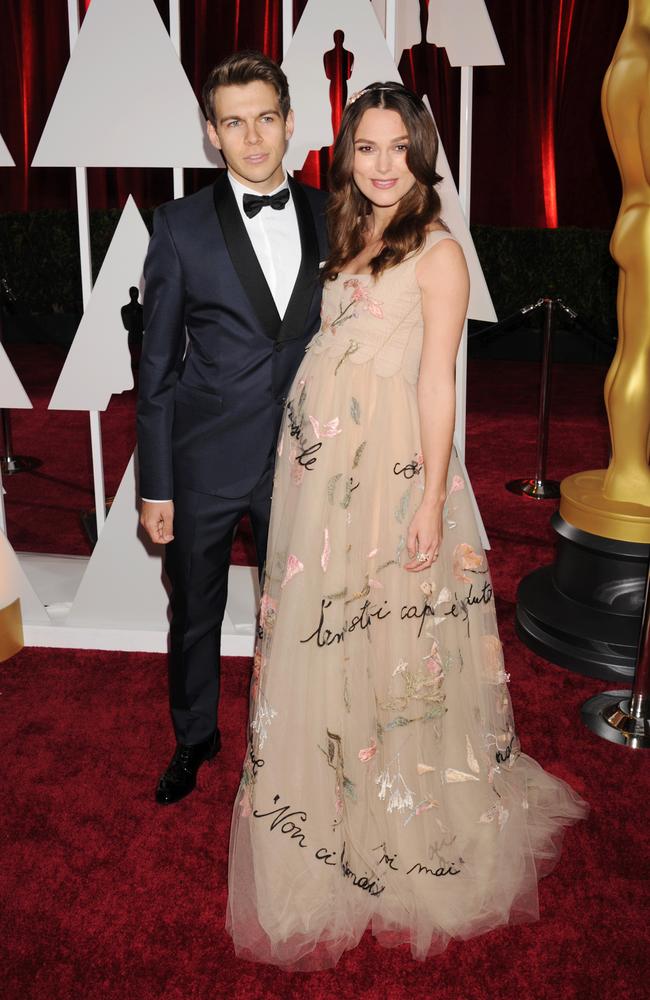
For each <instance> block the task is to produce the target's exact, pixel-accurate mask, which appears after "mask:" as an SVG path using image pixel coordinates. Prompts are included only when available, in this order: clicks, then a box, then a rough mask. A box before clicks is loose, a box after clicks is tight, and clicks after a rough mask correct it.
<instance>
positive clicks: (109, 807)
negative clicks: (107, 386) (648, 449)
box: [0, 354, 650, 1000]
mask: <svg viewBox="0 0 650 1000" xmlns="http://www.w3.org/2000/svg"><path fill="white" fill-rule="evenodd" d="M14 358H15V354H14ZM23 374H24V373H23ZM602 377H603V373H602V372H601V371H598V370H594V369H590V368H587V367H578V366H570V367H569V366H567V367H565V368H560V369H558V371H557V377H556V385H555V394H554V404H553V405H554V411H553V413H554V418H553V419H554V423H553V429H552V439H551V448H550V455H549V472H550V473H552V474H553V475H554V476H555V477H557V478H561V477H562V476H564V475H566V474H567V473H568V472H571V471H575V470H577V469H584V468H587V467H589V466H592V467H596V466H600V465H601V464H602V463H603V462H605V461H606V457H607V455H606V448H607V435H606V430H605V424H604V420H603V416H602V412H601V404H600V386H601V384H602ZM25 381H28V380H27V379H25ZM43 381H45V379H44V380H43ZM30 388H31V386H30ZM535 392H536V390H535V368H534V367H533V366H529V365H526V364H516V365H515V364H507V363H503V362H499V363H494V362H492V363H491V362H480V363H477V364H475V365H473V366H472V371H471V380H470V393H469V398H470V411H471V412H470V420H469V433H468V467H469V470H470V474H471V476H472V480H473V483H474V486H475V488H476V492H477V496H478V500H479V503H480V505H481V508H482V511H483V514H484V517H485V521H486V526H487V529H488V533H489V535H490V539H491V542H492V546H493V550H492V554H491V566H492V571H493V575H494V580H495V585H496V588H497V592H498V594H499V605H498V607H499V612H500V624H501V632H502V638H503V641H504V645H505V649H506V661H507V666H508V670H509V671H510V673H511V676H512V683H511V691H512V696H513V701H514V705H515V712H516V718H517V721H518V729H519V733H520V736H521V739H522V745H523V748H524V750H526V751H527V752H529V753H531V754H532V755H533V756H534V757H536V758H537V759H538V760H539V761H540V762H541V763H542V764H543V765H544V766H545V767H546V768H548V769H549V770H550V771H552V772H553V773H555V774H558V775H560V776H561V777H563V778H565V779H566V780H568V781H569V782H570V783H571V784H572V785H574V787H576V789H577V790H578V791H580V793H581V794H583V795H584V796H585V798H587V800H588V801H589V802H590V803H591V806H592V814H591V816H590V818H589V820H588V821H587V822H586V823H582V824H579V825H578V826H577V827H574V828H572V829H570V830H569V831H568V833H567V836H566V839H565V848H564V853H563V857H562V861H561V863H560V866H559V867H558V869H557V870H556V872H555V873H554V874H553V875H551V876H550V877H549V878H548V879H546V880H544V881H543V882H542V884H541V888H540V906H541V920H540V922H539V923H537V924H530V925H522V926H517V927H511V928H505V929H502V930H500V931H497V932H496V933H493V934H491V935H488V936H486V937H483V938H479V939H476V940H473V941H470V942H464V943H454V944H452V945H451V946H450V948H449V949H448V951H447V952H446V954H445V955H443V956H441V957H439V958H436V959H433V960H431V961H429V962H427V963H425V964H419V963H415V962H413V961H412V959H411V958H410V955H409V953H408V951H406V950H398V951H392V952H391V951H384V950H383V949H381V948H380V947H378V946H377V945H375V943H374V942H373V941H372V939H371V938H369V937H368V936H367V937H366V938H365V939H364V941H363V942H362V944H361V946H360V947H359V948H358V949H357V950H356V951H355V952H353V953H351V954H348V955H346V956H345V957H344V958H343V959H342V961H341V963H340V964H339V967H338V969H337V970H336V971H335V972H323V973H312V974H310V975H305V976H300V975H294V976H291V975H288V974H285V973H280V972H278V971H276V970H275V969H269V968H266V967H262V966H254V965H248V964H245V963H241V962H238V961H236V960H235V958H234V954H233V951H232V947H231V944H230V940H229V938H228V937H227V936H226V935H225V933H224V930H223V925H224V908H225V899H226V896H225V877H226V863H227V851H228V827H229V821H230V809H231V803H232V800H233V797H234V794H235V789H236V786H237V782H238V779H239V768H240V764H241V760H242V757H243V751H244V726H245V716H246V707H247V686H248V669H249V664H248V662H246V661H243V660H230V661H227V662H226V663H225V664H224V690H223V702H222V714H221V724H222V730H223V733H224V750H223V751H222V753H221V755H220V756H219V757H218V758H217V760H216V761H215V763H214V764H213V765H211V766H208V767H205V768H203V770H202V771H201V774H200V788H199V790H198V791H197V792H196V793H195V794H193V795H192V796H190V798H189V799H187V800H186V801H185V802H183V803H181V804H179V805H177V806H175V807H171V808H169V809H160V808H159V807H157V806H155V804H154V803H153V801H152V793H153V787H154V783H155V779H156V777H157V774H158V772H159V770H160V769H161V766H162V765H163V764H164V763H165V762H166V758H167V757H168V755H169V753H170V750H171V741H170V726H169V722H168V717H167V709H166V691H165V688H166V679H165V661H164V658H163V657H161V656H154V655H144V654H121V653H114V654H113V653H112V654H106V653H95V652H68V651H58V650H57V651H54V650H52V651H50V650H25V651H23V653H21V654H20V655H19V656H17V657H14V658H13V659H12V660H10V661H8V662H7V663H5V664H2V665H0V691H1V692H2V693H1V696H0V706H2V709H3V725H2V759H3V762H4V769H3V785H2V788H3V797H2V798H3V808H2V812H1V818H0V834H1V837H2V869H1V871H2V875H1V877H0V883H1V885H2V889H1V890H0V942H2V952H3V963H2V971H1V973H0V982H1V983H2V987H1V993H2V996H3V998H6V1000H19V998H20V1000H23V998H24V1000H31V998H34V1000H36V998H38V1000H96V998H97V1000H210V998H212V997H231V996H232V997H236V998H242V1000H243V998H285V997H286V998H288V997H309V998H318V1000H329V998H348V997H349V998H352V997H354V998H368V1000H370V998H373V1000H374V998H386V1000H393V998H396V1000H397V998H416V997H417V998H420V997H422V998H425V997H426V998H429V997H431V998H435V1000H560V998H562V1000H583V998H584V1000H605V998H610V997H612V996H617V995H618V996H624V997H626V998H628V1000H642V998H644V997H646V996H647V995H648V994H647V982H648V975H649V973H650V960H649V957H650V948H649V945H650V931H649V930H648V927H649V924H650V920H649V917H650V908H649V905H648V879H649V876H650V864H649V858H648V848H647V842H648V836H647V830H648V827H649V822H650V807H649V802H650V771H649V769H648V756H647V754H644V753H643V752H642V751H637V752H628V751H625V750H624V749H622V748H620V747H617V746H613V745H612V744H609V743H606V742H604V741H601V740H599V739H598V738H597V737H596V736H593V735H592V734H591V733H589V732H588V731H587V730H585V729H583V728H582V726H581V725H580V722H579V709H580V706H581V704H582V703H583V702H584V701H585V700H586V698H588V697H589V696H590V695H591V694H594V693H595V692H597V691H600V690H603V689H605V688H606V687H607V685H605V684H602V683H601V682H597V681H592V680H588V679H586V678H582V677H580V676H578V675H574V674H571V673H569V672H567V671H565V670H561V669H560V668H557V667H554V666H551V665H549V664H547V663H545V662H544V661H543V660H541V659H539V658H538V657H536V656H534V655H533V654H532V653H530V652H529V651H528V650H527V649H526V648H525V647H524V646H522V645H521V644H520V643H519V642H518V640H517V639H516V637H515V635H514V628H513V613H514V606H513V602H514V597H515V591H516V586H517V583H518V581H519V579H520V578H521V576H522V575H523V574H525V573H526V572H527V571H528V570H529V569H530V568H531V567H534V566H537V565H539V564H540V563H541V562H548V561H550V559H551V555H552V545H553V539H552V532H551V531H550V529H549V528H548V519H549V516H550V514H551V512H552V509H553V505H550V506H549V505H548V504H536V503H535V502H533V501H523V500H520V499H518V498H516V497H513V496H511V495H510V494H508V493H506V492H505V491H504V489H503V483H504V482H505V480H506V479H509V478H513V477H515V476H519V475H526V474H531V473H532V472H533V466H534V438H535V409H536V396H535ZM113 409H114V410H115V413H112V412H111V410H113ZM111 410H109V414H108V416H107V418H106V419H105V422H104V428H105V434H106V433H107V432H108V429H109V428H113V429H114V433H115V435H116V437H115V445H116V448H115V456H114V457H111V459H110V461H111V462H113V463H114V468H113V471H112V472H110V471H108V469H107V481H108V482H109V484H110V482H111V476H113V481H114V482H116V481H117V479H119V475H120V474H121V469H122V468H123V466H124V464H125V461H126V458H127V457H128V454H129V451H130V448H131V447H132V428H131V423H130V418H129V417H128V416H127V411H128V407H127V406H126V405H124V401H122V406H121V407H120V406H118V405H117V404H116V403H115V402H114V404H112V407H111ZM120 412H122V416H120ZM65 417H66V415H64V414H62V415H57V414H49V415H48V414H46V413H44V412H42V411H41V412H40V413H39V411H35V412H34V413H31V414H25V415H21V423H20V426H19V422H18V419H17V420H16V450H17V451H19V450H20V451H37V453H38V454H40V455H41V456H43V455H46V456H48V460H47V463H46V466H45V467H44V470H43V472H44V474H47V475H48V476H51V477H52V478H51V480H47V481H48V482H49V483H51V482H52V481H53V480H56V482H57V483H58V484H59V488H60V490H61V493H60V494H59V500H58V501H57V500H56V494H55V495H54V497H53V498H51V499H50V500H48V501H47V503H48V504H49V505H50V507H51V508H52V516H53V511H54V509H56V504H57V503H58V504H59V507H60V508H63V513H64V515H65V517H67V518H68V521H67V523H68V524H69V526H70V534H65V536H63V535H62V536H61V537H62V538H63V537H65V540H66V542H67V541H68V540H69V538H71V537H72V526H73V524H74V517H73V516H72V515H68V514H67V513H66V512H67V510H68V506H67V502H68V498H69V497H72V496H77V495H78V496H79V499H80V502H79V504H78V507H79V509H82V508H83V507H84V505H85V504H86V503H87V502H88V500H89V494H88V491H87V476H86V475H85V472H84V470H83V468H82V466H83V454H84V452H83V448H84V447H85V445H84V441H85V437H84V435H85V420H86V418H85V417H84V416H83V415H80V416H79V417H78V424H79V427H78V431H77V433H76V437H71V436H69V435H68V431H67V430H66V434H65V436H63V435H62V436H61V440H60V441H59V440H58V438H57V436H56V435H57V433H60V432H57V430H56V428H57V426H58V425H57V423H56V421H57V420H59V419H60V420H61V421H63V420H64V418H65ZM76 421H77V416H74V419H73V420H72V421H70V422H71V423H75V426H76ZM112 421H113V422H112ZM120 421H121V422H120ZM62 427H63V424H61V428H62ZM29 428H31V430H30V429H29ZM19 430H20V435H19ZM112 434H113V431H111V435H112ZM111 440H113V438H112V437H111ZM71 441H72V442H73V445H74V447H75V448H76V449H78V450H77V451H73V450H72V447H73V445H71V444H70V442H71ZM120 449H122V450H121V451H120ZM118 452H119V455H118ZM82 473H84V474H82ZM19 480H21V477H19V476H17V477H13V479H12V480H9V482H8V489H9V491H10V497H9V503H8V509H9V512H10V518H11V526H10V533H11V532H12V531H13V532H14V534H13V541H14V544H16V547H31V548H44V545H43V544H41V543H40V540H41V539H48V538H49V539H50V541H51V539H52V525H53V523H54V522H53V521H52V519H51V518H49V521H48V514H47V510H48V506H47V504H43V502H42V498H41V497H38V496H36V495H35V492H34V488H33V483H32V487H31V489H29V488H28V487H27V485H26V484H27V483H28V477H25V478H24V479H23V480H22V483H20V482H19ZM64 483H67V484H68V485H67V486H65V491H67V492H66V493H65V496H64V492H65V491H64ZM14 484H16V485H14ZM21 491H22V496H23V499H24V498H27V499H28V500H31V501H32V502H33V508H32V515H31V516H30V515H29V511H27V513H26V514H22V513H21V509H22V503H23V500H22V499H20V496H19V494H21ZM59 512H60V511H59ZM35 513H37V514H38V517H39V518H44V522H42V523H41V524H38V523H34V522H35V521H36V518H35V516H34V515H35ZM57 516H58V515H57ZM21 532H22V535H21V534H20V533H21ZM54 534H55V537H54V542H51V543H52V544H53V545H54V543H55V542H56V529H55V531H54ZM18 537H21V538H22V540H23V542H24V544H22V545H20V546H19V545H18V544H17V538H18ZM82 541H83V538H82ZM56 548H57V546H56V545H54V549H55V550H56ZM58 549H59V551H61V550H65V549H64V548H63V545H61V546H59V547H58ZM68 551H70V550H69V549H68Z"/></svg>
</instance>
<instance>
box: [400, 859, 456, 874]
mask: <svg viewBox="0 0 650 1000" xmlns="http://www.w3.org/2000/svg"><path fill="white" fill-rule="evenodd" d="M411 872H415V873H416V874H417V875H422V874H423V873H426V874H427V875H434V876H435V877H436V878H444V876H445V875H460V868H454V865H453V862H452V864H450V865H449V866H448V867H447V868H427V866H426V865H422V864H420V862H419V861H416V862H415V864H414V865H411V867H410V868H409V870H408V871H407V873H406V874H407V875H410V874H411Z"/></svg>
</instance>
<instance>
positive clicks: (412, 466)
mask: <svg viewBox="0 0 650 1000" xmlns="http://www.w3.org/2000/svg"><path fill="white" fill-rule="evenodd" d="M421 470H422V463H421V462H418V461H416V460H415V459H413V461H412V462H407V463H406V465H400V464H399V462H395V465H394V466H393V475H395V476H404V479H413V478H414V477H415V476H417V475H419V474H420V472H421Z"/></svg>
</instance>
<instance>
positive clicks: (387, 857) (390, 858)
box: [373, 844, 399, 872]
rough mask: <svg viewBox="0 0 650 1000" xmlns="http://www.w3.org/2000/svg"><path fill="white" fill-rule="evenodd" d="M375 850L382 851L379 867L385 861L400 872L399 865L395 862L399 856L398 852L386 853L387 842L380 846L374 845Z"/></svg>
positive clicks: (393, 869) (395, 870)
mask: <svg viewBox="0 0 650 1000" xmlns="http://www.w3.org/2000/svg"><path fill="white" fill-rule="evenodd" d="M373 851H381V859H380V860H379V861H378V862H377V867H378V868H379V865H383V863H384V862H386V864H387V865H388V867H389V868H390V869H391V870H392V871H394V872H398V871H399V865H396V864H395V860H396V858H397V855H396V854H387V853H386V845H385V844H379V846H378V847H373Z"/></svg>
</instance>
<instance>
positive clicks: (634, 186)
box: [560, 0, 650, 544]
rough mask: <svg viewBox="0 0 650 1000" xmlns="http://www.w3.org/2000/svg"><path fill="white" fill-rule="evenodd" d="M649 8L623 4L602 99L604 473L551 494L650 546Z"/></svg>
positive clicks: (596, 527) (599, 525)
mask: <svg viewBox="0 0 650 1000" xmlns="http://www.w3.org/2000/svg"><path fill="white" fill-rule="evenodd" d="M649 81H650V0H629V10H628V16H627V21H626V23H625V27H624V29H623V33H622V35H621V37H620V39H619V42H618V45H617V47H616V51H615V52H614V56H613V59H612V62H611V65H610V67H609V69H608V70H607V73H606V75H605V79H604V82H603V89H602V110H603V117H604V119H605V125H606V128H607V134H608V136H609V141H610V143H611V146H612V150H613V152H614V156H615V158H616V162H617V164H618V168H619V171H620V175H621V180H622V185H623V197H622V201H621V207H620V210H619V214H618V218H617V221H616V226H615V228H614V233H613V235H612V241H611V252H612V256H613V257H614V260H615V261H616V263H617V264H618V266H619V284H618V301H617V316H618V345H617V348H616V353H615V355H614V360H613V361H612V364H611V367H610V369H609V372H608V374H607V378H606V380H605V405H606V407H607V415H608V419H609V428H610V435H611V445H612V458H611V461H610V464H609V468H608V469H599V470H596V471H589V472H579V473H577V474H575V475H572V476H569V477H568V478H567V479H565V480H564V481H563V482H562V484H561V491H562V499H561V502H560V515H561V517H562V518H564V520H565V521H567V522H568V523H569V524H572V525H573V526H574V527H576V528H579V529H581V530H582V531H587V532H590V533H592V534H594V535H601V536H603V537H605V538H613V539H619V540H620V541H625V542H638V543H642V544H643V543H645V544H647V543H650V466H649V464H648V444H649V440H650V82H649Z"/></svg>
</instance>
